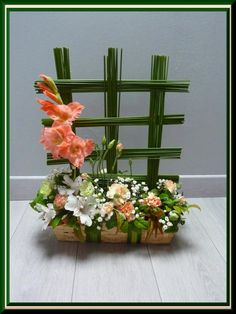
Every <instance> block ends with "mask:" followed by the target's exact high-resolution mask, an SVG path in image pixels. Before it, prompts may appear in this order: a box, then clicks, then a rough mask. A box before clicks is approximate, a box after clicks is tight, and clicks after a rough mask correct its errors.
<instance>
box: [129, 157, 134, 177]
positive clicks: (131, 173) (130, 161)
mask: <svg viewBox="0 0 236 314" xmlns="http://www.w3.org/2000/svg"><path fill="white" fill-rule="evenodd" d="M132 163H133V162H132V160H131V159H129V171H130V175H131V176H132V175H133V170H132Z"/></svg>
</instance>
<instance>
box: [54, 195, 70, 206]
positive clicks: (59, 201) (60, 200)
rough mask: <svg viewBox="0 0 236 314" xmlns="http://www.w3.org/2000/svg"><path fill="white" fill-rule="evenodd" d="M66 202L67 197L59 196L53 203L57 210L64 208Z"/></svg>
mask: <svg viewBox="0 0 236 314" xmlns="http://www.w3.org/2000/svg"><path fill="white" fill-rule="evenodd" d="M66 201H67V196H66V195H61V194H57V195H56V196H55V199H54V202H53V203H54V205H55V207H56V209H62V208H64V206H65V204H66Z"/></svg>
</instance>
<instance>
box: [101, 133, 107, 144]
mask: <svg viewBox="0 0 236 314" xmlns="http://www.w3.org/2000/svg"><path fill="white" fill-rule="evenodd" d="M106 143H107V139H106V136H105V135H104V136H103V138H102V145H106Z"/></svg>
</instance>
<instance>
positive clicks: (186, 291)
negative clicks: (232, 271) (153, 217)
mask: <svg viewBox="0 0 236 314" xmlns="http://www.w3.org/2000/svg"><path fill="white" fill-rule="evenodd" d="M189 202H195V203H197V204H199V205H200V206H201V207H202V211H201V212H200V211H198V210H197V209H192V211H191V213H190V214H189V215H188V216H187V222H186V224H185V225H184V226H182V228H181V230H180V231H179V233H178V234H177V235H176V236H175V238H174V240H173V242H172V244H171V245H164V246H160V245H159V246H155V245H135V246H132V245H128V244H88V243H87V244H78V243H69V242H57V240H56V239H55V237H54V235H53V234H52V233H51V231H50V230H47V231H41V221H39V220H38V214H37V213H36V212H34V211H33V210H32V209H31V208H30V207H29V205H28V202H27V201H15V202H11V218H10V221H11V224H10V227H11V228H10V233H11V241H10V243H11V245H10V302H35V303H37V304H39V303H40V302H89V303H92V302H109V303H110V302H130V303H132V302H136V303H139V302H184V303H188V302H226V201H225V198H202V199H189Z"/></svg>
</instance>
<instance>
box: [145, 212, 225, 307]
mask: <svg viewBox="0 0 236 314" xmlns="http://www.w3.org/2000/svg"><path fill="white" fill-rule="evenodd" d="M149 248H150V253H151V259H152V263H153V267H154V271H155V274H156V277H157V281H158V286H159V289H160V294H161V298H162V300H163V301H164V302H225V301H226V265H225V261H224V259H223V258H222V256H221V255H220V254H219V252H218V251H217V249H216V248H215V246H214V244H213V243H212V241H211V239H210V238H209V236H208V234H207V233H206V231H205V229H204V227H203V226H202V225H201V224H200V223H199V221H198V220H197V219H196V217H195V216H194V215H193V214H192V213H190V214H189V216H188V219H187V223H186V225H185V226H183V227H182V228H181V230H180V231H179V233H178V234H177V235H176V236H175V239H174V240H173V242H172V244H171V245H170V246H169V247H168V246H165V247H160V246H159V247H157V246H150V247H149Z"/></svg>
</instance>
